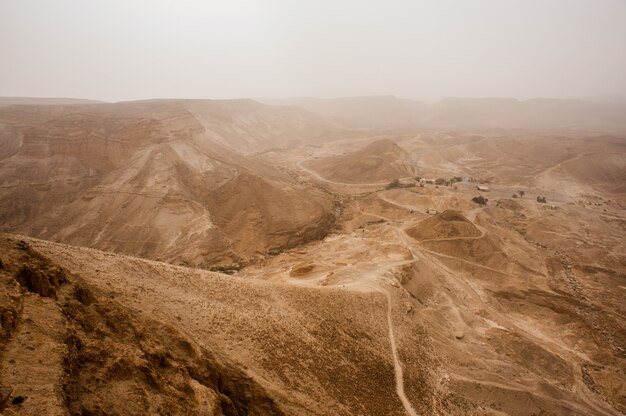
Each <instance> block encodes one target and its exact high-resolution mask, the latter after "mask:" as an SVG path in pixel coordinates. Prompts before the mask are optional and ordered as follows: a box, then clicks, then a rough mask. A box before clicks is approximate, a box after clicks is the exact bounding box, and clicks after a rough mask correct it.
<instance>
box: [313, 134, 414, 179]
mask: <svg viewBox="0 0 626 416" xmlns="http://www.w3.org/2000/svg"><path fill="white" fill-rule="evenodd" d="M408 156H409V154H408V153H407V152H406V151H405V150H404V149H402V148H401V147H400V146H398V145H397V144H396V143H395V142H393V141H392V140H389V139H381V140H376V141H374V142H372V143H370V144H368V145H367V146H365V147H364V148H362V149H360V150H357V151H354V152H349V153H346V154H343V155H340V156H328V157H324V158H318V159H311V160H309V161H307V162H306V163H305V164H303V165H302V166H304V167H308V168H310V169H312V170H313V171H315V172H317V174H318V175H320V176H322V177H323V178H326V179H328V180H331V181H333V182H346V183H371V182H389V181H391V180H393V179H395V178H398V177H403V176H410V175H411V169H410V165H409V164H408V163H407V162H408V161H407V159H408Z"/></svg>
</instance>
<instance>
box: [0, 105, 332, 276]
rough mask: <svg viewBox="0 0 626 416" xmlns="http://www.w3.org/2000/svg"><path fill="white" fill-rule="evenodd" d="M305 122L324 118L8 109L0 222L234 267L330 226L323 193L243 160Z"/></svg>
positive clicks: (60, 237) (202, 109)
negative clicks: (244, 197)
mask: <svg viewBox="0 0 626 416" xmlns="http://www.w3.org/2000/svg"><path fill="white" fill-rule="evenodd" d="M295 113H298V114H295ZM312 126H313V127H312ZM309 128H311V129H313V130H315V129H316V128H320V129H323V128H324V124H323V123H318V119H317V118H315V117H314V116H311V117H308V118H307V115H306V113H305V112H301V111H298V110H294V109H280V108H278V109H277V108H272V107H269V106H265V105H262V104H259V103H255V102H252V101H241V102H240V101H233V102H213V101H206V102H205V101H148V102H130V103H119V104H97V105H96V104H89V105H71V106H24V105H16V106H7V107H1V108H0V157H1V159H0V223H1V224H2V225H1V226H0V229H1V230H2V231H10V232H20V233H25V234H28V235H32V236H38V237H42V238H46V239H51V240H56V241H63V242H68V243H73V244H79V245H84V246H89V247H97V248H100V249H105V250H112V251H116V252H119V253H127V254H133V255H140V256H144V257H148V258H154V259H156V258H160V259H164V260H167V261H172V262H184V263H185V264H192V265H202V266H206V267H214V266H215V267H218V266H219V267H222V266H229V267H230V266H232V267H237V265H238V264H241V263H245V262H247V261H249V260H250V259H251V258H252V257H254V256H262V255H264V254H265V253H266V252H267V251H268V250H280V249H282V248H285V247H291V246H294V245H297V244H300V243H301V242H304V241H308V240H311V239H315V238H319V237H321V236H323V235H325V233H326V231H327V230H328V228H329V226H330V225H331V224H332V221H333V216H332V212H331V207H332V201H331V200H330V199H329V197H328V195H326V194H324V193H321V192H319V191H316V190H315V189H309V188H305V187H304V186H302V185H300V184H298V183H297V182H295V181H294V180H293V179H291V177H289V176H288V175H286V174H284V173H283V172H281V171H278V170H276V169H274V168H272V167H271V166H268V165H265V164H262V163H260V162H258V161H255V160H254V159H251V158H249V157H247V156H245V155H244V153H249V152H253V151H256V150H260V149H264V148H266V147H271V146H279V145H285V144H287V141H288V139H289V140H292V141H293V142H294V143H295V142H297V141H298V140H300V139H301V138H302V137H308V136H307V135H308V134H310V131H309V130H308V129H309ZM252 188H253V189H252ZM247 190H253V191H254V192H255V194H256V195H262V196H265V198H262V199H260V200H254V201H251V200H249V199H248V200H247V201H246V200H242V199H241V198H242V195H244V194H245V193H246V191H247ZM226 207H227V209H225V208H226Z"/></svg>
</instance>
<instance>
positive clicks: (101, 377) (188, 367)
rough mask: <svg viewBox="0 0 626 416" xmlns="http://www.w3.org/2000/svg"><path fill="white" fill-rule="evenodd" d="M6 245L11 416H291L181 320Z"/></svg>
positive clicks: (0, 371) (5, 367) (6, 376)
mask: <svg viewBox="0 0 626 416" xmlns="http://www.w3.org/2000/svg"><path fill="white" fill-rule="evenodd" d="M0 246H1V247H2V256H1V257H2V270H0V275H1V278H2V282H1V286H0V291H1V292H0V301H1V302H0V308H1V309H0V317H1V319H2V334H1V338H0V344H1V345H0V349H1V353H0V361H1V368H0V384H1V385H2V386H3V387H5V388H8V389H10V390H11V393H10V397H9V400H8V403H7V408H6V410H5V412H4V414H21V415H31V414H32V415H35V414H42V413H45V414H59V415H62V414H91V415H105V414H106V415H108V414H119V415H122V414H136V415H140V414H147V413H158V414H197V415H225V416H226V415H246V414H250V415H253V414H256V415H281V414H283V412H282V411H281V410H279V408H278V407H277V405H276V404H275V403H274V400H273V399H271V398H270V397H269V396H268V393H267V392H266V391H265V389H264V388H263V387H261V386H260V385H259V384H258V383H257V382H255V381H254V380H253V379H252V378H251V377H250V376H248V375H246V374H245V372H244V371H242V369H240V368H237V367H236V366H235V365H233V364H232V363H229V362H228V361H227V360H225V359H224V357H218V356H216V355H215V354H214V352H213V351H211V349H210V348H207V346H201V345H199V344H198V343H197V342H196V341H194V340H193V339H192V338H190V337H189V336H188V335H186V333H185V332H186V331H185V329H184V328H182V327H181V326H180V325H176V322H163V321H159V320H157V319H150V318H149V317H147V316H142V315H140V314H139V315H138V314H137V313H134V312H133V311H132V310H130V309H128V308H127V307H125V306H124V305H123V304H121V303H120V302H118V301H117V300H116V299H115V296H114V295H112V294H109V293H103V292H102V291H100V290H99V289H97V288H94V287H93V286H91V285H90V284H89V283H88V282H86V281H84V280H83V279H82V278H81V277H80V275H77V274H72V273H69V272H68V271H66V270H65V269H63V268H62V267H60V266H59V265H58V264H56V263H54V262H52V261H51V260H50V259H49V258H47V257H45V256H43V255H41V254H40V253H39V252H37V251H36V250H34V249H32V247H30V246H29V244H28V243H26V242H25V241H23V240H19V239H11V240H7V239H6V238H2V241H0Z"/></svg>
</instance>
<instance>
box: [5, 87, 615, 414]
mask: <svg viewBox="0 0 626 416" xmlns="http://www.w3.org/2000/svg"><path fill="white" fill-rule="evenodd" d="M483 104H484V103H483ZM463 105H467V103H463ZM485 105H486V104H485ZM490 105H491V104H490ZM516 106H517V104H512V105H511V107H516ZM507 108H508V107H507ZM507 108H505V109H503V110H502V111H505V112H506V111H511V110H510V108H509V109H507ZM475 111H476V113H478V114H480V113H481V112H484V111H486V110H485V108H484V107H483V106H482V104H481V106H480V107H479V108H476V109H475ZM581 111H582V110H581ZM585 111H587V110H585ZM489 114H490V116H492V117H494V120H497V119H498V117H504V116H502V115H498V114H495V115H494V114H493V112H489ZM496 116H497V117H496ZM591 116H593V117H595V118H594V120H598V118H597V114H596V115H594V114H592V115H591ZM591 116H590V117H591ZM354 120H358V118H355V119H353V121H354ZM333 123H334V122H329V121H326V120H324V119H321V118H320V117H318V116H313V115H310V113H307V112H306V111H302V110H298V109H294V108H283V107H278V108H274V107H271V106H264V105H260V104H257V103H254V102H251V101H247V100H246V101H234V102H212V101H186V100H174V101H162V100H159V101H148V102H131V103H118V104H94V103H89V104H80V103H76V104H71V105H68V103H61V104H59V105H6V106H4V107H0V126H1V127H0V155H2V156H1V159H0V186H1V188H0V219H1V221H2V222H1V223H0V224H1V225H0V226H1V227H2V228H1V229H2V230H3V231H5V232H7V233H6V234H2V235H0V261H1V263H0V265H1V266H0V277H1V278H2V281H1V282H2V284H1V285H0V319H1V321H2V332H1V333H0V347H1V349H0V351H1V352H0V393H2V395H0V406H1V405H2V403H3V399H6V400H4V403H5V404H6V410H5V414H24V415H33V414H59V415H64V414H72V415H74V414H92V415H100V414H102V415H104V414H119V415H122V414H123V415H129V414H131V415H133V414H136V415H140V414H207V415H245V414H250V415H266V414H277V415H280V414H285V415H411V416H413V415H442V416H443V415H493V416H496V415H498V416H499V415H514V416H526V415H620V414H624V412H626V372H625V369H626V350H625V347H624V346H625V345H626V335H625V334H626V319H625V317H626V302H625V301H624V299H626V297H625V296H624V293H625V292H624V291H625V290H626V254H625V253H626V228H625V226H626V193H625V192H624V190H625V189H626V179H625V178H626V175H625V173H626V166H625V165H626V163H625V161H626V159H625V156H624V155H625V154H626V138H624V137H623V136H621V135H619V134H617V133H615V132H614V131H613V127H614V125H612V126H611V128H610V129H608V130H612V133H611V134H596V133H593V134H589V133H588V132H586V131H583V130H581V131H578V132H574V131H572V130H568V129H566V128H564V129H563V130H561V131H560V132H554V131H552V130H551V131H547V130H546V131H542V132H537V131H533V130H530V129H529V130H520V129H515V130H504V129H494V130H472V131H450V130H445V131H444V130H431V129H420V128H417V127H407V126H406V125H402V126H398V128H397V129H396V130H389V129H386V130H376V129H374V130H370V129H361V130H357V131H345V130H341V129H339V128H338V127H337V125H336V124H333ZM325 132H326V133H325ZM416 176H421V177H426V178H443V179H452V178H453V177H456V178H457V179H460V181H458V182H455V181H453V182H448V184H447V185H445V184H443V185H435V184H430V183H426V184H421V185H420V184H419V183H418V182H417V181H416V180H415V177H416ZM393 179H400V182H399V183H398V184H397V186H394V187H389V186H388V184H389V182H391V181H392V180H393ZM478 184H483V185H485V186H488V188H489V191H484V192H482V191H479V190H477V189H476V185H478ZM479 194H480V195H482V196H484V197H485V198H486V199H488V201H487V202H486V204H484V205H479V204H477V203H474V202H472V198H473V197H475V196H478V195H479ZM538 197H545V198H546V202H545V203H542V202H539V201H538V200H537V198H538ZM540 199H541V198H540ZM19 234H22V235H19ZM129 255H130V256H129ZM132 256H135V257H132ZM183 262H184V263H186V264H187V265H189V266H201V267H200V268H198V267H181V265H180V263H183ZM203 268H213V270H214V271H209V270H203ZM222 272H228V273H229V274H225V273H222ZM7 389H8V390H7Z"/></svg>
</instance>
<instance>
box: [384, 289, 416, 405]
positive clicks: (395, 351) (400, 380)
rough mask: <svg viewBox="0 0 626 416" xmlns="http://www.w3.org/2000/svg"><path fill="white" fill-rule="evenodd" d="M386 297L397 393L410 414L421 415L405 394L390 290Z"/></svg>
mask: <svg viewBox="0 0 626 416" xmlns="http://www.w3.org/2000/svg"><path fill="white" fill-rule="evenodd" d="M383 292H384V293H385V297H386V298H387V325H388V327H389V344H390V345H391V353H392V355H393V369H394V373H395V376H396V393H398V397H399V398H400V401H401V402H402V406H404V410H406V412H407V413H408V414H409V415H410V416H419V414H418V413H417V412H416V411H415V409H414V408H413V405H412V404H411V402H410V401H409V399H408V398H407V397H406V394H404V375H403V373H402V363H400V359H399V357H398V349H397V348H396V337H395V335H394V333H393V319H392V313H391V312H392V311H391V295H390V294H389V291H388V290H383Z"/></svg>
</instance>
